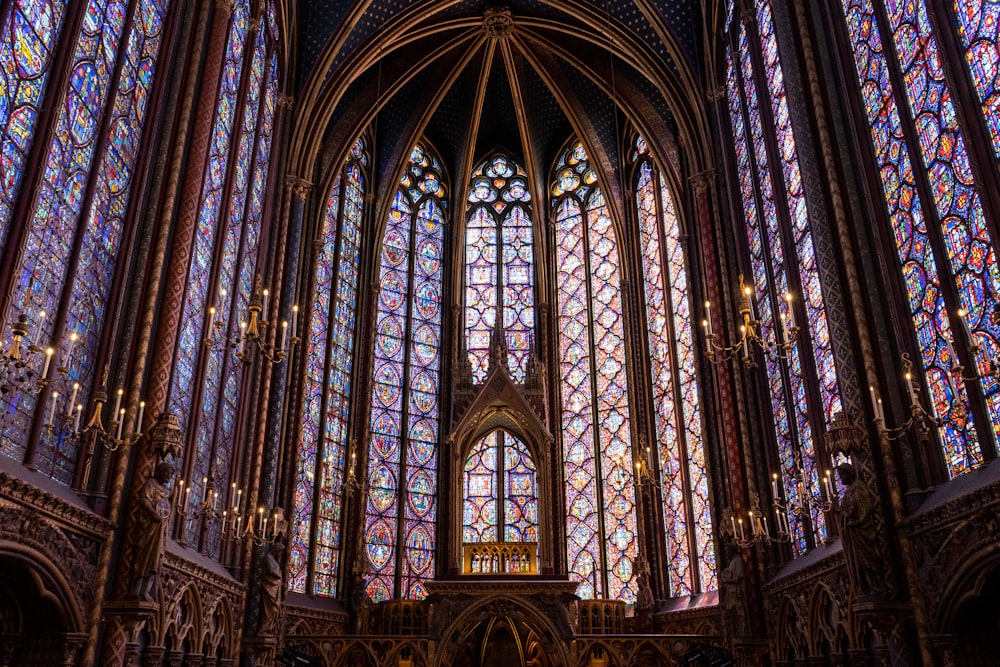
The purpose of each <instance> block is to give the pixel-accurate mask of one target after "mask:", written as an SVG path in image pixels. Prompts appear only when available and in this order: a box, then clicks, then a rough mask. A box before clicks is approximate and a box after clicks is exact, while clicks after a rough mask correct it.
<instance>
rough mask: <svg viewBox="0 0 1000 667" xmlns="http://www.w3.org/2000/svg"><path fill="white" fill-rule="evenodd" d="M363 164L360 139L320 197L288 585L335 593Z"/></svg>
mask: <svg viewBox="0 0 1000 667" xmlns="http://www.w3.org/2000/svg"><path fill="white" fill-rule="evenodd" d="M367 164H368V157H367V154H366V152H365V144H364V142H363V141H362V140H360V139H359V140H358V141H357V142H356V143H355V144H354V147H353V150H352V151H351V155H350V156H349V157H348V159H347V161H346V164H345V166H344V169H343V170H342V171H341V172H340V173H339V174H338V175H337V178H336V180H335V181H334V184H333V187H332V188H331V189H330V194H329V196H328V197H327V203H326V211H325V215H324V216H323V225H322V229H321V231H320V243H321V244H322V245H320V249H319V252H318V254H317V256H316V268H315V270H314V276H315V279H314V282H313V294H312V307H311V312H310V319H309V322H310V323H309V325H308V328H307V329H306V331H307V333H306V346H307V347H306V355H305V363H306V377H305V388H304V398H303V409H302V426H301V429H300V434H301V436H300V437H301V443H300V445H299V452H298V462H297V464H296V465H297V467H296V476H295V499H294V508H293V510H292V514H293V520H292V524H293V526H294V532H293V533H292V538H291V544H290V547H291V549H290V558H289V589H290V590H293V591H298V592H300V593H306V592H311V593H314V594H316V595H325V596H335V595H336V594H337V575H338V571H339V565H340V547H341V511H342V509H343V479H344V474H345V472H346V471H345V468H344V466H345V460H344V459H345V453H346V451H347V430H348V417H349V410H350V392H351V377H352V375H351V371H352V368H353V366H352V360H353V353H354V327H355V317H356V315H357V299H358V262H359V260H360V247H361V223H362V216H363V213H364V197H365V168H366V167H367ZM321 434H322V437H321ZM314 515H315V526H316V527H315V534H313V533H312V531H313V528H312V526H313V516H314ZM310 549H311V551H310ZM310 554H312V555H311V556H310ZM310 564H312V568H313V586H312V589H311V590H309V589H308V587H307V586H308V574H309V567H310Z"/></svg>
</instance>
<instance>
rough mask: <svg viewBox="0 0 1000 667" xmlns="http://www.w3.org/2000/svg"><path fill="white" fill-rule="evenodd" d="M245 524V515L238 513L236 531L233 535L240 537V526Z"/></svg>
mask: <svg viewBox="0 0 1000 667" xmlns="http://www.w3.org/2000/svg"><path fill="white" fill-rule="evenodd" d="M242 524H243V517H242V516H241V515H239V514H237V515H236V532H235V533H233V537H235V538H237V539H238V538H239V536H240V526H241V525H242Z"/></svg>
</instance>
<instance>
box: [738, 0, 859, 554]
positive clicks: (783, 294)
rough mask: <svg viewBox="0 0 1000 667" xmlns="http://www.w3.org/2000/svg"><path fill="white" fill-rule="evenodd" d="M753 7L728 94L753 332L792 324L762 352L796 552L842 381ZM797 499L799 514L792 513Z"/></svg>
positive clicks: (765, 7)
mask: <svg viewBox="0 0 1000 667" xmlns="http://www.w3.org/2000/svg"><path fill="white" fill-rule="evenodd" d="M756 9H757V11H756V14H755V15H754V18H755V19H756V26H755V25H754V21H753V20H752V19H751V20H750V21H748V23H746V24H744V23H742V22H740V23H738V24H736V25H734V26H731V27H730V36H731V38H732V40H733V42H732V44H731V45H730V47H729V49H728V50H727V52H726V65H727V76H728V78H727V93H728V100H729V111H730V120H731V123H732V125H731V127H732V132H733V138H734V140H735V141H734V145H735V150H736V162H737V164H736V172H737V174H738V179H739V186H740V189H739V192H740V194H741V203H742V213H743V219H744V221H745V229H746V241H747V248H748V251H749V253H748V254H749V259H750V268H751V271H752V275H751V276H747V277H746V285H747V287H748V288H749V289H750V291H751V293H752V295H753V298H752V301H753V305H754V308H755V309H756V310H755V314H756V317H757V319H758V320H759V321H760V332H761V335H762V336H763V338H764V339H765V340H767V341H772V342H775V341H777V342H779V343H784V342H785V341H786V340H788V338H789V337H790V332H791V331H792V329H793V328H794V327H795V326H796V325H798V326H799V331H798V335H797V339H796V343H795V345H793V346H792V347H791V349H790V351H789V352H788V353H787V354H785V353H782V354H781V355H780V357H779V355H773V354H768V355H764V364H765V370H766V376H767V384H768V397H767V400H768V401H769V402H770V405H771V412H772V419H773V427H774V434H775V438H776V441H777V445H778V459H779V466H780V478H781V482H782V484H781V487H782V489H781V494H780V495H781V496H782V497H783V500H784V502H785V505H786V507H788V512H787V514H786V516H785V517H783V518H782V521H784V520H785V519H787V521H788V528H789V532H790V533H791V535H792V544H793V547H794V549H795V551H796V553H802V552H804V551H805V550H806V549H808V548H811V547H812V546H814V545H816V544H817V543H819V542H821V541H822V540H823V539H824V538H825V536H826V518H825V516H824V513H823V511H822V509H821V504H822V502H823V501H824V499H825V494H826V493H827V490H826V489H827V485H826V484H825V483H824V478H825V476H826V471H827V469H828V468H829V467H830V464H829V463H826V464H825V465H824V463H823V462H824V461H827V462H828V461H829V458H827V457H826V456H825V454H824V453H823V451H822V443H821V438H822V435H823V432H824V431H825V430H826V426H827V425H828V424H829V423H830V421H831V419H832V417H833V415H834V414H835V413H837V412H838V411H840V410H841V400H840V388H839V385H838V379H837V369H836V363H835V359H834V356H833V351H832V349H831V341H830V331H829V326H828V323H827V316H826V303H825V300H824V296H823V287H822V285H821V284H820V275H819V268H818V266H817V260H816V251H815V248H814V246H813V238H812V230H811V228H810V224H811V223H810V217H809V210H808V206H807V203H806V198H805V192H804V190H803V187H802V174H801V172H800V169H799V159H798V153H797V149H796V144H795V136H794V134H793V132H792V129H793V128H792V124H791V117H790V114H789V109H788V99H787V96H786V94H785V84H784V77H783V74H782V69H781V62H780V60H779V58H778V44H777V38H776V35H775V32H774V22H773V20H772V16H771V8H770V0H757V1H756ZM751 31H753V32H751ZM832 483H833V482H832V481H831V484H832ZM805 504H808V505H809V509H810V511H809V513H808V515H807V516H806V515H804V514H800V513H797V512H795V511H793V510H794V509H795V508H797V507H802V506H804V505H805Z"/></svg>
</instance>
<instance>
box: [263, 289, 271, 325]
mask: <svg viewBox="0 0 1000 667" xmlns="http://www.w3.org/2000/svg"><path fill="white" fill-rule="evenodd" d="M269 295H270V292H268V291H267V290H264V307H263V313H264V319H265V320H266V319H267V297H268V296H269Z"/></svg>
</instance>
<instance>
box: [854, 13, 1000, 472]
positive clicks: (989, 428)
mask: <svg viewBox="0 0 1000 667" xmlns="http://www.w3.org/2000/svg"><path fill="white" fill-rule="evenodd" d="M872 2H873V3H874V4H873V6H874V15H875V20H876V25H877V26H878V31H879V32H880V33H881V35H882V36H883V40H882V45H883V53H884V55H885V60H886V64H887V66H888V68H889V76H890V77H891V80H892V81H893V82H898V85H897V87H896V88H895V93H896V96H897V97H896V99H897V104H898V100H899V99H900V97H902V98H903V99H905V105H900V106H901V107H904V108H905V109H907V110H908V111H909V113H900V124H901V130H902V132H903V137H904V139H905V141H906V145H907V148H908V152H909V155H910V156H912V159H913V160H914V162H918V163H919V164H921V165H926V156H925V154H924V152H923V150H922V147H921V143H920V138H919V136H918V129H917V127H916V126H915V123H914V120H913V113H914V110H913V106H912V103H911V100H910V97H909V94H908V91H907V90H906V83H905V75H904V72H903V67H902V64H901V61H900V54H899V50H898V47H897V42H896V40H895V39H894V37H893V35H894V33H893V30H892V26H891V24H890V20H889V16H888V14H887V12H886V8H885V5H884V0H872ZM927 49H928V46H927V44H926V43H925V44H924V46H923V47H922V49H921V51H922V55H923V57H927ZM914 176H915V181H916V188H917V191H918V192H919V193H920V198H921V204H922V207H923V213H924V217H925V219H926V220H927V221H928V224H927V236H928V240H929V242H930V245H931V248H932V249H933V255H934V257H935V258H938V261H937V269H938V271H939V272H940V274H941V277H942V279H941V280H940V285H939V287H940V290H941V294H942V296H943V298H944V304H945V310H946V316H947V321H948V325H949V328H950V330H951V332H952V335H953V341H952V344H953V347H954V350H955V351H956V352H957V353H958V355H959V358H960V359H961V361H962V363H963V365H964V366H965V367H966V368H976V367H977V366H979V365H980V364H977V363H976V360H975V359H974V358H973V357H972V355H971V353H970V351H969V349H968V347H967V342H968V341H966V340H964V337H963V336H961V335H959V332H961V331H963V330H964V328H965V324H963V322H962V321H961V318H960V317H959V315H958V311H959V309H960V308H962V307H963V302H962V299H961V297H960V294H959V290H958V288H957V287H956V282H958V278H957V276H956V275H955V273H954V270H953V265H952V264H951V262H949V261H947V259H946V258H948V257H949V256H950V255H949V253H948V251H947V247H946V240H945V238H944V236H943V233H942V230H941V225H942V221H941V218H940V215H939V211H938V207H937V206H936V205H935V197H934V192H933V186H932V184H931V183H930V182H929V180H928V174H927V172H926V171H924V170H922V169H915V170H914ZM987 288H989V285H987ZM984 316H985V317H986V318H988V317H989V315H988V314H985V315H984ZM918 375H919V376H920V377H919V378H914V379H915V380H918V382H920V380H922V382H920V384H921V386H923V387H924V388H925V390H926V391H927V395H931V396H932V400H933V395H932V394H931V392H930V389H931V388H930V386H929V385H930V382H929V378H928V377H927V375H926V373H919V374H918ZM963 384H964V383H963ZM994 384H996V383H995V382H994ZM964 386H966V387H967V392H966V397H967V399H968V401H969V404H970V407H971V409H972V414H973V421H974V423H975V424H976V426H977V428H976V432H977V434H978V439H977V440H978V442H977V444H978V451H977V452H973V453H972V455H973V456H976V455H978V456H979V457H984V458H988V459H992V458H995V457H996V451H997V440H996V425H994V423H993V421H992V419H991V417H990V408H989V405H988V404H987V401H986V398H985V396H984V394H983V390H984V389H985V387H982V385H981V384H980V383H979V382H976V381H975V380H973V381H970V382H969V383H968V384H966V385H964ZM997 391H998V390H997V389H994V390H993V391H992V392H990V394H991V395H992V394H996V393H997ZM920 394H924V392H923V391H921V392H920ZM939 416H941V415H939ZM973 446H975V445H973ZM967 455H968V454H967Z"/></svg>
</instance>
